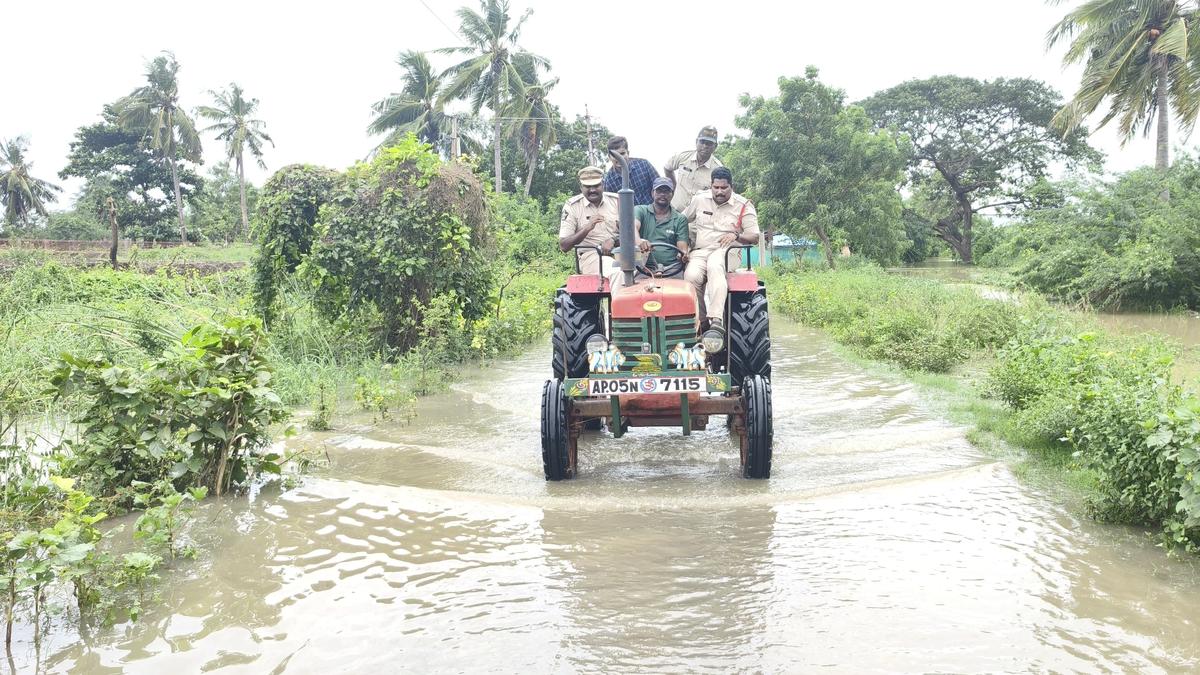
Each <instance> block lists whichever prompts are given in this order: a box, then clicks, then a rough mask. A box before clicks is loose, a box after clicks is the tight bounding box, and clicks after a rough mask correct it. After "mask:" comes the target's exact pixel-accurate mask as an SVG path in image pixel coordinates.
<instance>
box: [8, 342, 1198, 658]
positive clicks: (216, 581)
mask: <svg viewBox="0 0 1200 675" xmlns="http://www.w3.org/2000/svg"><path fill="white" fill-rule="evenodd" d="M774 335H775V338H774V339H775V342H774V354H775V357H776V358H775V365H774V368H775V377H774V395H775V430H776V446H775V461H774V466H773V473H772V478H771V479H770V480H769V481H761V482H755V481H747V480H743V479H741V478H739V477H737V473H738V456H737V449H736V447H735V446H734V445H733V443H732V442H731V441H730V439H729V436H728V434H727V432H726V431H725V430H724V425H723V424H720V422H719V418H718V420H715V421H714V423H712V424H710V430H709V431H706V432H701V433H698V434H696V435H694V436H693V437H692V438H690V439H684V438H682V437H680V436H678V435H675V434H672V433H671V432H670V431H668V430H665V429H644V428H638V429H634V430H632V431H631V433H630V435H628V436H627V437H626V438H624V439H620V440H616V439H612V438H609V437H607V436H605V435H602V434H599V433H594V434H592V435H588V436H586V437H585V438H584V439H583V440H582V441H581V445H580V461H581V468H582V476H581V478H580V479H578V480H575V481H569V482H564V483H558V484H547V483H546V482H545V481H544V480H543V478H542V469H541V461H540V454H539V453H540V448H539V440H538V414H539V413H538V408H537V406H538V402H539V396H540V391H541V386H542V381H543V379H544V378H545V377H546V376H547V372H548V370H549V369H548V367H547V360H548V347H541V348H538V349H535V350H533V351H531V352H530V353H528V354H527V355H525V356H523V357H521V358H518V359H515V360H512V361H506V362H502V363H498V364H496V365H495V366H493V367H491V368H490V369H487V370H480V371H476V372H471V373H468V374H467V376H466V377H465V378H464V379H463V380H461V381H459V382H457V383H455V384H454V385H453V387H452V389H451V391H450V392H448V393H446V394H442V395H439V396H435V397H431V398H429V399H425V400H423V401H421V403H420V404H419V416H418V417H417V419H416V420H415V421H414V422H413V423H411V424H409V425H403V424H391V425H389V424H384V425H380V426H369V425H363V426H353V425H346V426H344V427H343V428H341V429H339V430H338V431H335V432H331V433H327V434H308V435H305V436H302V437H300V438H297V439H293V440H292V441H289V442H290V443H293V444H296V445H305V444H308V445H317V446H324V447H325V448H326V450H327V451H328V453H329V457H330V460H331V461H330V464H329V466H328V467H323V468H321V469H319V470H317V471H316V473H315V474H314V475H312V476H310V477H309V478H307V479H306V480H305V481H304V483H303V485H302V486H301V487H299V488H296V489H294V490H292V491H289V492H285V493H280V492H279V491H278V489H277V488H269V489H264V490H263V491H261V492H259V493H257V494H255V495H253V496H252V497H251V498H249V499H248V498H245V497H243V498H235V499H229V500H226V501H224V502H215V501H212V500H210V501H209V503H206V504H205V505H204V507H203V508H202V509H201V510H200V511H199V512H198V518H197V521H198V522H197V525H196V527H194V528H193V536H194V537H195V539H196V540H197V542H198V543H199V544H200V547H201V550H202V553H201V556H200V560H199V561H198V562H196V563H194V564H185V565H182V566H180V568H179V569H178V570H176V571H173V572H168V573H166V575H165V577H164V579H163V582H162V584H161V586H160V587H161V589H162V599H161V604H155V605H154V606H155V609H152V610H151V611H148V612H147V613H146V614H145V615H144V616H143V618H142V620H141V621H140V622H139V623H137V624H127V625H121V626H116V627H113V628H111V629H105V630H98V631H96V632H95V633H94V634H92V635H89V636H88V637H87V638H86V639H80V638H78V637H77V636H73V635H68V634H59V635H58V636H57V637H52V638H51V639H50V640H49V641H48V642H47V644H45V645H43V648H42V654H41V663H42V666H41V668H42V670H44V671H48V672H60V671H71V672H81V673H107V672H130V673H185V672H187V673H191V672H202V671H203V672H207V671H212V670H217V669H221V672H230V673H242V672H244V673H282V672H289V673H292V672H295V673H333V672H338V673H341V672H347V673H357V672H419V673H427V672H638V673H641V672H689V673H690V672H719V673H727V672H797V671H805V672H807V671H815V670H822V671H829V672H855V673H859V672H884V671H887V672H894V671H920V672H927V671H959V672H961V671H974V672H978V671H989V672H995V671H1007V672H1018V671H1019V672H1027V671H1060V672H1061V671H1088V672H1095V671H1110V672H1111V671H1130V670H1136V671H1139V672H1184V671H1194V670H1195V669H1197V668H1200V625H1197V619H1196V617H1197V614H1196V610H1195V608H1196V607H1198V606H1200V570H1198V569H1197V567H1196V566H1195V565H1194V564H1193V563H1191V562H1189V561H1184V562H1180V561H1175V560H1172V559H1169V558H1168V557H1166V556H1165V555H1164V554H1163V552H1162V551H1161V550H1159V549H1157V548H1155V546H1154V542H1153V541H1152V540H1150V539H1148V538H1146V537H1144V536H1143V535H1141V534H1140V533H1137V532H1133V531H1130V530H1127V529H1121V528H1110V527H1106V526H1102V525H1098V524H1095V523H1092V522H1090V521H1087V520H1084V519H1082V518H1080V517H1077V516H1074V515H1072V514H1070V513H1068V512H1066V511H1065V510H1064V509H1063V508H1062V507H1060V506H1058V505H1057V504H1056V503H1055V501H1054V500H1053V499H1051V498H1050V497H1048V496H1046V495H1043V494H1040V493H1038V492H1037V491H1036V490H1034V489H1031V488H1028V487H1026V486H1023V485H1021V484H1019V483H1018V482H1017V481H1016V479H1015V478H1014V477H1013V476H1012V474H1011V473H1010V472H1009V471H1008V470H1007V468H1006V467H1005V466H1004V465H1003V464H1002V463H997V462H995V461H993V460H991V459H990V458H988V457H986V456H984V455H982V454H981V453H980V452H979V451H977V450H976V449H975V448H973V447H972V446H971V445H970V444H969V443H967V441H966V440H965V439H964V437H963V430H962V429H960V428H956V427H954V426H952V425H950V424H948V423H947V422H945V421H943V420H941V419H939V418H938V417H937V415H936V414H934V413H932V412H931V411H930V410H929V409H928V408H927V407H926V406H925V405H923V403H922V401H921V400H920V399H919V397H918V396H917V395H916V393H915V392H914V390H913V389H912V388H911V387H910V386H909V385H908V384H906V383H903V382H900V381H898V380H897V381H892V380H887V379H881V378H880V377H878V376H875V375H871V374H867V373H864V372H863V371H862V370H861V369H859V368H857V367H856V366H854V365H851V364H848V363H846V362H845V361H843V360H841V359H840V358H838V357H837V355H836V354H834V353H832V352H831V351H830V344H829V343H828V342H827V340H826V339H825V338H824V337H822V336H820V335H819V334H816V333H813V332H810V331H808V330H806V329H802V328H798V327H796V326H793V325H789V324H786V323H784V322H782V321H778V320H777V321H776V322H775V331H774ZM31 657H32V653H31V648H30V647H29V646H28V644H27V643H23V644H22V645H20V650H19V652H18V654H17V658H18V663H24V664H25V665H27V666H31V665H32V664H31V663H30V661H31V660H32V659H31ZM21 659H25V660H24V661H23V662H22V661H21Z"/></svg>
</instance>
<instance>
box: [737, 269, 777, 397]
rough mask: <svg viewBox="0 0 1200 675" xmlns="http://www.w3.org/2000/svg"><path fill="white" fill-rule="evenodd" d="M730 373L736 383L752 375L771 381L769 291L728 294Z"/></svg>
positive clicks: (761, 289)
mask: <svg viewBox="0 0 1200 675" xmlns="http://www.w3.org/2000/svg"><path fill="white" fill-rule="evenodd" d="M729 299H730V303H729V323H728V330H729V374H730V376H732V379H733V384H735V385H738V384H741V383H742V381H743V380H744V379H746V378H748V377H750V376H751V375H760V376H762V377H763V379H766V380H770V379H771V330H770V326H769V323H770V321H769V317H768V315H767V290H766V289H765V288H764V287H762V286H761V285H760V286H759V288H758V290H756V291H753V292H741V293H730V294H729Z"/></svg>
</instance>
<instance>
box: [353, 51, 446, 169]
mask: <svg viewBox="0 0 1200 675" xmlns="http://www.w3.org/2000/svg"><path fill="white" fill-rule="evenodd" d="M396 63H397V64H398V65H399V66H400V67H401V68H403V69H404V77H403V79H402V80H401V81H402V82H403V87H401V89H400V93H398V94H391V95H390V96H388V97H387V98H385V99H383V100H381V101H377V102H376V103H375V104H374V105H372V106H371V109H372V110H373V111H375V119H374V121H372V122H371V124H370V125H369V126H368V127H367V133H370V134H372V135H377V134H388V136H387V138H385V139H384V141H383V143H380V144H379V145H380V147H385V146H388V145H391V144H392V143H395V142H396V141H397V140H399V139H400V137H402V136H404V135H405V134H408V133H414V134H416V135H417V138H418V139H419V140H421V141H422V142H423V143H431V144H433V145H434V146H440V145H441V144H442V137H443V135H444V134H445V132H446V128H447V127H448V126H449V125H450V117H449V116H448V115H446V112H445V110H444V109H443V101H442V100H441V98H440V94H441V91H442V88H443V86H444V85H445V81H444V80H443V79H442V77H441V75H440V74H438V73H436V72H434V70H433V66H431V65H430V64H429V59H428V58H426V57H425V54H424V53H423V52H418V51H415V50H411V49H410V50H408V51H404V52H400V56H399V57H398V58H397V59H396Z"/></svg>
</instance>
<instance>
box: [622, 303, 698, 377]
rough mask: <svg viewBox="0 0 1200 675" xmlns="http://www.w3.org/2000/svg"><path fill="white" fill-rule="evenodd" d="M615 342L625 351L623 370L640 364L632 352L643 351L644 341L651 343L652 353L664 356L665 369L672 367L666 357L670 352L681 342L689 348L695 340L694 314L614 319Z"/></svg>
mask: <svg viewBox="0 0 1200 675" xmlns="http://www.w3.org/2000/svg"><path fill="white" fill-rule="evenodd" d="M612 341H613V343H614V344H616V345H617V348H618V349H620V350H621V352H622V353H624V354H625V365H623V366H621V370H626V371H628V370H633V367H634V366H636V365H637V359H636V358H634V356H633V355H634V354H639V353H641V351H642V346H643V345H645V344H649V345H650V351H651V352H653V353H655V354H659V355H660V356H662V358H663V367H664V368H670V364H669V363H668V362H667V360H666V355H667V352H669V351H671V349H672V348H673V347H674V346H675V345H677V344H679V343H680V342H682V343H683V344H684V345H685V346H688V347H690V346H691V345H693V344H695V342H696V328H695V317H693V316H692V315H690V314H687V315H683V316H668V317H661V316H648V317H644V318H640V319H618V318H614V319H613V321H612Z"/></svg>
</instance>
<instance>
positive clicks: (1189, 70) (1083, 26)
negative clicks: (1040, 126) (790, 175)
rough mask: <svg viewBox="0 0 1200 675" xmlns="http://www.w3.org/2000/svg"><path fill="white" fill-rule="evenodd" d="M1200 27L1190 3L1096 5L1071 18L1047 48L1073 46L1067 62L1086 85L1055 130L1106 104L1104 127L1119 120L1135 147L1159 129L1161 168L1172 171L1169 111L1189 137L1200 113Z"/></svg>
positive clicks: (1093, 1) (1101, 1)
mask: <svg viewBox="0 0 1200 675" xmlns="http://www.w3.org/2000/svg"><path fill="white" fill-rule="evenodd" d="M1050 2H1051V3H1052V4H1059V3H1060V2H1062V0H1050ZM1196 21H1197V14H1196V8H1195V5H1194V3H1193V2H1191V1H1190V0H1089V1H1088V2H1085V3H1083V4H1082V5H1080V6H1079V7H1077V8H1075V9H1074V10H1072V11H1070V12H1068V13H1067V15H1066V16H1064V17H1063V18H1062V20H1061V21H1059V22H1058V23H1057V24H1055V26H1054V27H1053V28H1052V29H1050V32H1049V33H1048V34H1047V36H1046V44H1047V48H1050V47H1053V46H1055V45H1056V44H1058V43H1060V42H1064V41H1069V43H1070V44H1069V46H1068V47H1067V53H1066V54H1065V55H1064V56H1063V62H1064V63H1065V64H1074V63H1080V62H1082V63H1083V64H1084V70H1083V81H1082V82H1081V83H1080V86H1079V91H1078V92H1077V93H1076V94H1075V97H1074V98H1073V99H1072V100H1071V101H1070V102H1069V103H1067V105H1066V106H1065V107H1064V108H1063V109H1062V110H1061V111H1059V113H1058V115H1056V116H1055V122H1056V124H1058V125H1059V127H1060V128H1063V129H1071V128H1074V127H1076V126H1078V125H1079V124H1081V123H1082V122H1083V120H1084V118H1086V117H1087V116H1088V115H1090V114H1091V113H1092V112H1094V111H1095V110H1096V108H1098V107H1099V106H1100V104H1101V103H1103V102H1104V100H1106V99H1107V100H1108V101H1109V109H1108V112H1106V113H1105V115H1104V118H1103V119H1102V120H1101V121H1100V124H1099V125H1098V126H1104V125H1105V124H1107V123H1108V122H1110V121H1112V120H1113V119H1119V125H1120V132H1121V135H1122V136H1123V137H1124V140H1125V141H1128V140H1130V139H1131V138H1133V137H1134V136H1135V135H1136V134H1137V132H1138V130H1139V129H1141V130H1142V134H1143V135H1146V136H1149V135H1150V129H1151V128H1152V127H1153V125H1154V122H1155V121H1157V123H1158V135H1157V153H1156V157H1155V166H1156V167H1157V168H1159V169H1166V168H1167V166H1168V164H1169V158H1168V154H1167V151H1168V137H1167V134H1168V130H1167V129H1168V111H1169V109H1170V108H1171V107H1173V108H1174V111H1175V117H1176V119H1177V120H1179V122H1180V124H1181V125H1182V126H1183V127H1184V128H1187V129H1190V128H1191V127H1193V126H1194V125H1195V123H1196V114H1197V112H1198V111H1200V96H1198V92H1197V77H1196V72H1197V71H1196V68H1197V63H1198V62H1200V59H1198V58H1197V57H1198V56H1200V40H1191V41H1190V42H1189V39H1188V38H1189V33H1193V32H1194V30H1195V28H1196Z"/></svg>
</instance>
